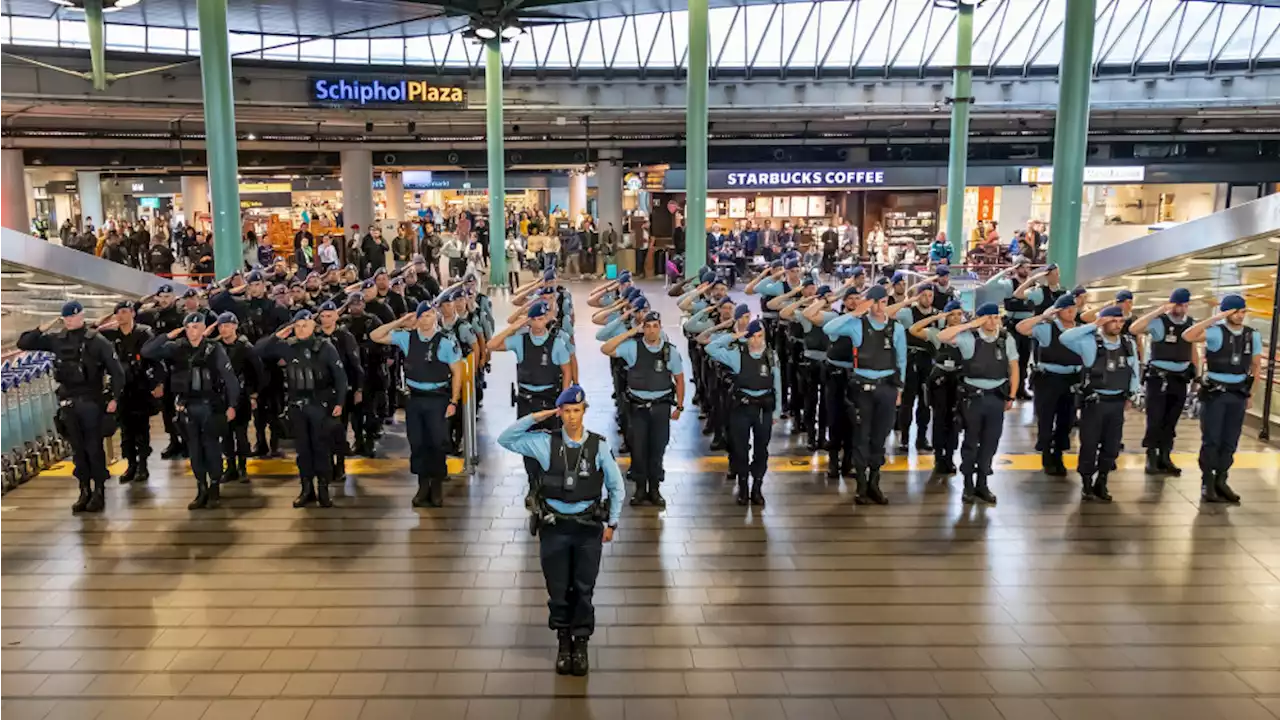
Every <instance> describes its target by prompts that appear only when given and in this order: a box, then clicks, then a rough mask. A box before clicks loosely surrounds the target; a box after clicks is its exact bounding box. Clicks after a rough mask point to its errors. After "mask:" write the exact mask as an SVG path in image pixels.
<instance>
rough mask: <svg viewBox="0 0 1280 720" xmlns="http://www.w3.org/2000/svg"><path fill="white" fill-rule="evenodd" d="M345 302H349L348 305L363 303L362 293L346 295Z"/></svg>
mask: <svg viewBox="0 0 1280 720" xmlns="http://www.w3.org/2000/svg"><path fill="white" fill-rule="evenodd" d="M347 302H349V303H357V302H358V303H364V293H359V292H353V293H349V294H348V295H347Z"/></svg>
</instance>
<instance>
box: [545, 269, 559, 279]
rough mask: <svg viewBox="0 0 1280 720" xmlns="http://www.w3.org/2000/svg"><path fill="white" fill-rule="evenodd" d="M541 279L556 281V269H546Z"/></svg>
mask: <svg viewBox="0 0 1280 720" xmlns="http://www.w3.org/2000/svg"><path fill="white" fill-rule="evenodd" d="M542 279H543V280H555V279H556V269H555V268H547V269H546V270H544V271H543V272H542Z"/></svg>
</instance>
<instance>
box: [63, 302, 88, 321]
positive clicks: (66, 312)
mask: <svg viewBox="0 0 1280 720" xmlns="http://www.w3.org/2000/svg"><path fill="white" fill-rule="evenodd" d="M82 312H84V306H83V305H81V304H80V303H79V302H78V301H76V300H68V301H66V302H65V303H63V304H62V317H71V316H72V315H79V314H80V313H82Z"/></svg>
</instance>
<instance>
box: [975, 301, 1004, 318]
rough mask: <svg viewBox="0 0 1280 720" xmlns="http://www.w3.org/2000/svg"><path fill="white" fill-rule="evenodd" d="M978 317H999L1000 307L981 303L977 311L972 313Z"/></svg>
mask: <svg viewBox="0 0 1280 720" xmlns="http://www.w3.org/2000/svg"><path fill="white" fill-rule="evenodd" d="M974 314H975V315H977V316H978V317H987V316H989V315H999V314H1000V306H999V305H997V304H995V303H983V304H981V305H979V306H978V311H977V312H976V313H974Z"/></svg>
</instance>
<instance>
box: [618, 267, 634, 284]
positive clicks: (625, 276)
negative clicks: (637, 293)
mask: <svg viewBox="0 0 1280 720" xmlns="http://www.w3.org/2000/svg"><path fill="white" fill-rule="evenodd" d="M618 282H620V283H629V282H631V271H630V270H623V271H622V272H620V273H618Z"/></svg>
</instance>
